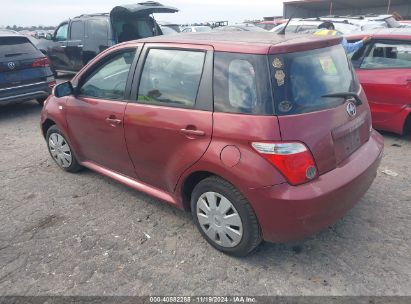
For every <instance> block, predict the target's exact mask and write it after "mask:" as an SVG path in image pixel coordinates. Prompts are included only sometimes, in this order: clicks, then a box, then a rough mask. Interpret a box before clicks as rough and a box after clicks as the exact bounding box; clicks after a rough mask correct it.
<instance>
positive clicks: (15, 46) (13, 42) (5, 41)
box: [0, 37, 37, 57]
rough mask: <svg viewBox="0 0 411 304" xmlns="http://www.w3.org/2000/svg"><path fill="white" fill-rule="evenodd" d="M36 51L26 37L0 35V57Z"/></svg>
mask: <svg viewBox="0 0 411 304" xmlns="http://www.w3.org/2000/svg"><path fill="white" fill-rule="evenodd" d="M36 51H37V49H36V48H35V47H34V45H32V44H31V42H30V41H29V40H28V39H27V38H26V37H0V57H11V56H18V55H23V54H32V53H35V52H36Z"/></svg>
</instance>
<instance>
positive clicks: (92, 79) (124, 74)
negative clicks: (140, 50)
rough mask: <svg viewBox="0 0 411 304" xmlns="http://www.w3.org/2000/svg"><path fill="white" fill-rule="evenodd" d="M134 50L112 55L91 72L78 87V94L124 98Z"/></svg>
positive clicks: (104, 97) (103, 97)
mask: <svg viewBox="0 0 411 304" xmlns="http://www.w3.org/2000/svg"><path fill="white" fill-rule="evenodd" d="M135 53H136V51H135V50H128V51H125V52H122V53H119V54H116V55H114V56H113V57H111V58H110V59H108V60H107V61H106V62H105V63H103V64H102V65H100V66H99V67H98V68H97V69H96V70H95V71H94V72H92V73H91V75H89V76H88V77H87V78H86V79H85V80H84V81H82V82H83V85H82V86H81V87H80V91H79V93H80V95H81V96H85V97H93V98H102V99H124V98H125V90H126V84H127V78H128V74H129V72H130V68H131V64H132V62H133V59H134V55H135Z"/></svg>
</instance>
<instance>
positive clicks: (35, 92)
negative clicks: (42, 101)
mask: <svg viewBox="0 0 411 304" xmlns="http://www.w3.org/2000/svg"><path fill="white" fill-rule="evenodd" d="M53 81H54V79H53V80H52V81H49V82H47V81H44V82H36V83H30V84H25V85H20V86H14V87H9V88H2V89H0V105H1V104H9V103H14V102H22V101H27V100H31V99H36V98H45V97H47V96H49V95H50V94H51V88H50V86H49V83H51V82H53Z"/></svg>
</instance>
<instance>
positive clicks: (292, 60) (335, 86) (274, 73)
mask: <svg viewBox="0 0 411 304" xmlns="http://www.w3.org/2000/svg"><path fill="white" fill-rule="evenodd" d="M269 59H270V63H271V67H270V68H271V78H272V84H273V85H272V87H273V90H274V92H273V95H274V99H275V106H276V113H277V114H278V115H291V114H301V113H308V112H314V111H320V110H324V109H329V108H333V107H336V106H338V105H340V104H341V103H342V102H343V100H342V98H331V97H322V96H324V95H327V94H332V93H342V92H357V90H358V88H359V85H358V81H357V79H356V77H355V74H354V71H353V69H352V66H351V63H350V61H349V60H348V58H347V55H346V53H345V51H344V49H343V47H342V46H341V45H337V46H332V47H328V48H322V49H317V50H312V51H306V52H297V53H289V54H282V55H273V56H269Z"/></svg>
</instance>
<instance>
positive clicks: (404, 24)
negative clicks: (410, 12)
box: [399, 20, 411, 28]
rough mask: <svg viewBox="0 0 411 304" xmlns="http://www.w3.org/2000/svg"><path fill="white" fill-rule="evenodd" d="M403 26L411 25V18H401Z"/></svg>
mask: <svg viewBox="0 0 411 304" xmlns="http://www.w3.org/2000/svg"><path fill="white" fill-rule="evenodd" d="M399 23H400V24H401V26H402V27H408V28H409V27H411V20H401V21H399Z"/></svg>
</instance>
